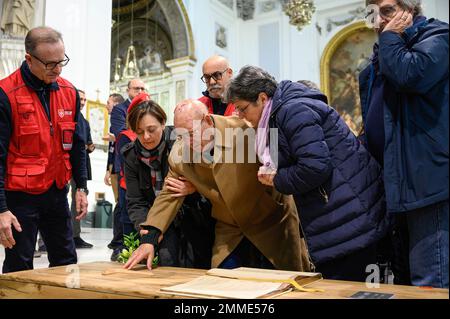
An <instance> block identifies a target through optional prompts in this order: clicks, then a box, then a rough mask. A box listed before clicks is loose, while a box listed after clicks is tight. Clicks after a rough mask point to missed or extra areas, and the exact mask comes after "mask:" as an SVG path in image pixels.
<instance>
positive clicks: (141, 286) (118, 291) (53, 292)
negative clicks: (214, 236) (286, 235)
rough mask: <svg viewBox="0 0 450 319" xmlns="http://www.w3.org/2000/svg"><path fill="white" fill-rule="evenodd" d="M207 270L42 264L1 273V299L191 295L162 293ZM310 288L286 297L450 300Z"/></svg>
mask: <svg viewBox="0 0 450 319" xmlns="http://www.w3.org/2000/svg"><path fill="white" fill-rule="evenodd" d="M205 272H206V271H205V270H199V269H186V268H170V267H161V268H156V269H154V270H153V271H152V272H149V271H148V270H146V269H144V268H143V267H141V268H140V269H139V270H133V271H123V270H122V268H121V265H120V264H117V263H109V262H96V263H89V264H80V265H72V266H64V267H55V268H51V269H36V270H31V271H23V272H18V273H11V274H5V275H0V298H38V299H41V298H43V299H50V298H58V299H65V298H69V299H98V298H149V299H169V298H186V297H180V296H174V295H170V294H166V293H162V292H161V291H160V289H161V288H162V287H168V286H172V285H177V284H181V283H185V282H187V281H190V280H192V279H194V278H197V277H198V276H201V275H204V274H205ZM308 287H311V288H319V289H323V290H324V292H323V293H304V292H291V293H288V294H284V295H283V296H282V297H281V298H282V299H342V298H349V297H350V296H352V295H353V294H355V293H357V292H359V291H368V292H374V293H387V294H394V297H393V298H397V299H415V298H417V299H448V298H449V291H448V290H447V289H424V288H419V287H407V286H393V285H380V288H377V289H374V288H372V289H369V288H367V287H366V285H365V284H364V283H353V282H344V281H331V280H321V281H319V282H315V283H313V284H311V285H309V286H308Z"/></svg>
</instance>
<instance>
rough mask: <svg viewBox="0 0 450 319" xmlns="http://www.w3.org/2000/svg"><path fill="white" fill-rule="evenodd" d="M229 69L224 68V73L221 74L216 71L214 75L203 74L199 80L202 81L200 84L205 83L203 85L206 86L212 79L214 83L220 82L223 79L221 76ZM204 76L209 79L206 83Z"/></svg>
mask: <svg viewBox="0 0 450 319" xmlns="http://www.w3.org/2000/svg"><path fill="white" fill-rule="evenodd" d="M229 69H230V68H226V69H225V70H224V71H222V72H220V71H216V72H214V73H212V74H203V75H202V77H201V78H200V80H202V82H203V83H205V84H208V83H209V81H211V79H214V81H216V82H217V81H220V80H222V78H223V74H224V73H225V72H227V71H228V70H229ZM205 76H206V77H208V78H209V79H208V81H206V78H205Z"/></svg>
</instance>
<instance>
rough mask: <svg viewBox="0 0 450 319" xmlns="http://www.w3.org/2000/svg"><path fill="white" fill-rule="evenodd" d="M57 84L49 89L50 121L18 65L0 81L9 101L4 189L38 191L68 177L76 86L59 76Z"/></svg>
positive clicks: (70, 174)
mask: <svg viewBox="0 0 450 319" xmlns="http://www.w3.org/2000/svg"><path fill="white" fill-rule="evenodd" d="M58 85H59V90H56V91H51V93H50V113H51V119H52V121H51V122H50V121H49V120H48V117H47V115H46V113H45V111H44V107H43V106H42V104H41V102H40V100H39V97H38V96H37V94H36V92H35V91H33V90H32V89H31V88H29V87H28V86H26V85H25V82H24V80H23V78H22V75H21V72H20V69H19V70H17V71H16V72H14V73H13V74H11V75H10V76H9V77H7V78H5V79H3V80H1V81H0V87H1V88H2V89H3V91H4V92H5V93H6V95H7V96H8V99H9V102H10V104H11V121H12V134H11V138H10V143H9V149H8V156H7V160H6V168H7V170H6V172H5V189H6V190H7V191H20V192H25V193H30V194H42V193H45V192H46V191H47V190H48V189H49V188H50V187H51V186H52V185H53V183H55V182H56V186H57V187H58V188H59V189H62V188H63V187H64V186H65V185H66V184H67V183H68V182H69V181H70V179H71V177H72V165H71V163H70V154H69V151H70V150H71V149H72V143H73V134H74V132H75V125H76V122H75V112H76V90H75V88H74V87H73V85H72V84H70V82H68V81H66V80H64V79H62V78H59V79H58Z"/></svg>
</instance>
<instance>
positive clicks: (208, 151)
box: [124, 100, 312, 271]
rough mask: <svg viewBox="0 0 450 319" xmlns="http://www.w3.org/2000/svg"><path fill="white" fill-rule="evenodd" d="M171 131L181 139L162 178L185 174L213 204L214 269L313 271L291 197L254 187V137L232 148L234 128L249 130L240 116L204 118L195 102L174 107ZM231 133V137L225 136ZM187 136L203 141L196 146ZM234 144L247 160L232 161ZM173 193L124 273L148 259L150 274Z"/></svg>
mask: <svg viewBox="0 0 450 319" xmlns="http://www.w3.org/2000/svg"><path fill="white" fill-rule="evenodd" d="M175 128H176V132H177V134H181V137H179V138H178V140H177V141H176V142H175V144H174V146H173V148H172V151H171V154H170V157H169V167H170V169H169V173H168V175H167V178H174V179H178V178H179V177H180V176H184V177H185V178H186V179H187V180H189V181H190V182H191V183H192V184H193V185H194V186H195V187H196V189H197V191H198V192H199V193H200V194H202V195H203V196H205V197H206V198H207V199H209V200H210V202H211V204H212V216H213V218H215V219H216V221H217V222H216V229H215V243H214V245H213V252H212V255H213V257H212V267H213V268H217V267H220V268H228V269H231V268H236V267H242V266H244V267H254V268H268V269H271V268H275V269H283V270H296V271H310V270H311V267H312V264H311V263H310V259H309V255H308V252H307V249H306V246H305V243H304V240H303V239H302V238H301V237H300V232H299V227H298V224H299V220H298V214H297V210H296V206H295V204H294V201H293V199H292V197H291V196H284V195H281V194H279V193H275V192H274V189H273V188H272V187H267V186H263V185H262V184H261V183H259V182H258V178H257V173H258V169H259V164H258V163H257V162H256V159H255V160H252V159H251V156H250V155H249V153H251V152H252V149H253V145H254V144H253V143H254V142H252V141H251V139H241V143H239V142H237V143H234V142H233V141H237V134H238V133H237V131H238V130H240V131H241V132H243V131H245V130H247V129H250V130H252V131H253V129H251V128H249V127H248V126H247V124H246V123H245V122H244V121H243V120H240V119H239V118H237V117H223V116H218V115H212V114H209V112H208V109H207V107H206V106H205V105H204V104H203V103H201V102H199V101H195V100H187V101H184V102H182V103H180V104H179V105H178V106H177V108H176V110H175ZM226 129H232V130H228V131H227V132H226ZM230 131H231V134H233V136H232V137H233V138H232V139H230V138H225V136H226V134H230ZM192 136H194V138H195V136H204V139H202V140H201V141H198V140H195V141H193V139H192V138H191V137H192ZM249 140H250V141H249ZM239 144H240V145H239ZM239 146H243V147H242V148H241V149H243V150H244V151H243V153H244V156H243V157H242V158H243V161H241V162H240V163H236V162H237V161H236V160H234V159H235V158H237V157H236V156H237V155H239V154H238V150H239ZM229 155H232V157H229ZM230 158H231V160H229V161H227V159H230ZM172 195H173V193H171V192H170V190H169V189H168V185H167V184H166V185H165V186H164V188H163V190H162V192H161V193H160V194H159V196H158V197H157V198H156V201H155V203H154V204H153V207H152V208H151V209H150V211H149V213H148V216H147V220H146V222H145V223H143V224H142V225H141V227H142V228H143V230H142V231H141V235H142V242H141V245H140V247H139V248H138V249H137V250H136V251H135V252H134V253H133V255H132V257H131V258H130V259H129V261H128V263H127V264H125V266H124V268H126V269H131V268H133V267H134V266H135V265H136V264H137V263H139V262H141V261H142V260H144V259H147V267H148V268H149V269H151V266H152V260H153V257H154V252H155V250H157V247H158V242H159V240H160V239H161V238H162V236H161V234H163V233H164V232H165V231H166V230H167V229H168V227H169V225H170V224H171V222H172V221H173V220H174V218H175V216H176V214H177V212H178V210H179V208H180V206H181V204H182V203H183V200H184V198H179V197H173V196H172Z"/></svg>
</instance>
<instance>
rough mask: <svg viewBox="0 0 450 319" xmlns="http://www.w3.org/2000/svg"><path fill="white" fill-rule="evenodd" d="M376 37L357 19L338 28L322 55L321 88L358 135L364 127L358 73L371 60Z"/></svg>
mask: <svg viewBox="0 0 450 319" xmlns="http://www.w3.org/2000/svg"><path fill="white" fill-rule="evenodd" d="M376 41H377V39H376V34H375V33H374V31H373V30H371V29H368V28H367V27H366V26H365V23H364V22H357V23H354V24H352V25H350V26H348V27H346V28H344V29H343V30H342V31H341V32H339V33H338V34H337V35H336V36H335V37H334V38H333V39H332V40H331V41H330V43H329V44H328V46H327V48H326V49H325V51H324V54H323V57H322V63H321V78H322V81H321V84H322V90H323V91H324V93H325V94H326V95H327V96H328V99H329V102H330V105H331V106H332V107H334V108H335V109H336V110H337V111H338V112H339V114H340V115H341V116H342V118H343V119H344V120H345V122H346V123H347V125H348V126H349V127H350V129H351V130H352V131H353V133H355V135H358V133H359V132H360V131H361V129H362V115H361V103H360V97H359V83H358V78H359V73H360V72H361V71H362V70H363V69H364V68H365V67H366V66H367V65H368V64H369V63H370V57H371V55H372V49H373V45H374V43H375V42H376Z"/></svg>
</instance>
